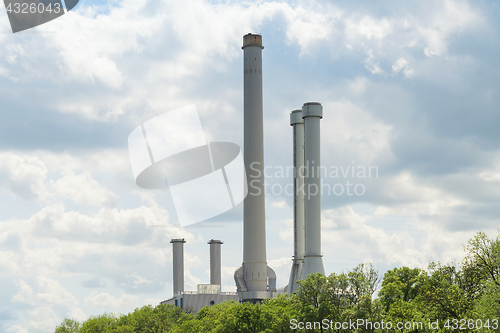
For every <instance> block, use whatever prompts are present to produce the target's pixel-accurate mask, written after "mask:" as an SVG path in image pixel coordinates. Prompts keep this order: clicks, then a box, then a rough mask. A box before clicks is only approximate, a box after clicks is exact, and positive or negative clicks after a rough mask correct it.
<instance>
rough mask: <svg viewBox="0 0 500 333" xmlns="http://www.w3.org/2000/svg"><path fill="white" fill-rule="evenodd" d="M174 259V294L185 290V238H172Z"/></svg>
mask: <svg viewBox="0 0 500 333" xmlns="http://www.w3.org/2000/svg"><path fill="white" fill-rule="evenodd" d="M170 243H172V259H173V260H172V261H173V272H174V296H175V295H178V294H180V293H181V291H184V243H186V241H185V240H184V238H181V239H172V240H171V241H170Z"/></svg>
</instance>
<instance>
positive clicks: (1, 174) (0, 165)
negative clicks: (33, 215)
mask: <svg viewBox="0 0 500 333" xmlns="http://www.w3.org/2000/svg"><path fill="white" fill-rule="evenodd" d="M47 172H48V170H47V167H46V166H45V164H44V163H43V162H42V161H41V160H40V159H39V158H38V157H36V156H29V155H25V154H15V153H11V152H2V153H0V186H2V187H6V188H7V189H8V190H9V191H10V192H12V193H14V194H16V195H19V196H20V197H22V198H23V199H26V200H35V199H38V200H45V198H46V196H47V194H48V190H47V186H46V184H45V179H46V177H47Z"/></svg>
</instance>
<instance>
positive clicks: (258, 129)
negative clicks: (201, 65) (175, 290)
mask: <svg viewBox="0 0 500 333" xmlns="http://www.w3.org/2000/svg"><path fill="white" fill-rule="evenodd" d="M263 48H264V47H263V46H262V36H261V35H257V34H247V35H245V36H243V47H242V49H243V58H244V60H243V63H244V66H243V67H244V68H243V77H244V80H243V81H244V88H243V90H244V93H243V109H244V111H243V113H244V149H243V153H244V161H245V170H246V175H247V181H248V186H249V191H248V195H247V196H246V198H245V200H244V202H243V265H241V266H240V267H239V268H238V269H237V270H236V272H235V273H234V279H235V282H236V287H237V291H238V294H239V297H240V301H245V302H251V303H260V301H262V300H263V299H265V298H269V297H272V291H275V288H276V275H275V274H274V271H273V270H272V269H271V268H269V267H268V266H267V259H266V220H265V201H264V200H265V193H264V172H263V171H264V125H263V103H262V49H263Z"/></svg>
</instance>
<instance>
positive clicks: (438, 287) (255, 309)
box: [55, 233, 500, 333]
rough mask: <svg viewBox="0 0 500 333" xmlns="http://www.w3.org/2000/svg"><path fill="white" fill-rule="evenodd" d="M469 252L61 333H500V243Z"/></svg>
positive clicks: (110, 319)
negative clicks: (452, 259) (424, 264)
mask: <svg viewBox="0 0 500 333" xmlns="http://www.w3.org/2000/svg"><path fill="white" fill-rule="evenodd" d="M465 250H466V251H467V255H466V257H465V258H464V260H463V261H462V262H461V263H459V264H457V263H448V264H440V263H433V262H431V263H430V264H429V266H428V268H427V269H426V270H423V269H418V268H408V267H402V268H394V269H392V270H389V271H387V272H386V273H385V274H384V276H383V277H381V276H379V274H378V273H377V272H376V271H375V269H374V268H373V266H372V265H371V264H361V265H359V266H357V267H356V268H354V269H353V270H352V271H348V272H345V273H341V274H335V273H332V274H330V275H329V276H324V275H321V274H312V275H310V276H308V277H307V279H306V280H303V281H299V284H300V287H299V289H298V291H297V293H296V294H295V295H291V296H288V295H282V296H278V297H275V298H273V299H269V300H266V301H265V302H264V303H263V304H262V305H260V306H259V305H252V304H248V303H243V304H239V303H235V302H224V303H222V304H219V305H214V306H210V307H205V308H203V309H202V310H200V311H199V312H198V313H197V314H196V315H194V314H191V313H187V312H184V311H182V310H181V309H180V308H178V307H174V306H170V305H158V306H156V307H152V306H144V307H142V308H140V309H136V310H135V311H134V312H133V313H129V314H127V315H115V314H103V315H100V316H95V317H91V318H89V319H88V320H86V321H85V322H83V323H79V322H77V321H74V320H71V319H65V320H64V321H63V322H62V323H61V325H59V326H58V327H57V328H56V330H55V332H56V333H63V332H66V333H70V332H71V333H97V332H140V333H145V332H151V333H153V332H154V333H163V332H182V333H190V332H193V333H198V332H220V333H222V332H228V333H229V332H231V333H232V332H293V331H307V332H500V322H499V320H500V275H499V273H500V239H499V237H498V236H497V238H496V239H489V238H488V237H487V236H486V235H485V234H483V233H478V234H476V235H475V236H474V237H473V238H472V239H470V240H469V242H468V243H467V244H466V245H465ZM377 291H378V295H377V297H375V294H376V292H377Z"/></svg>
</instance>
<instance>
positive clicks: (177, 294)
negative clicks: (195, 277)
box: [160, 238, 239, 313]
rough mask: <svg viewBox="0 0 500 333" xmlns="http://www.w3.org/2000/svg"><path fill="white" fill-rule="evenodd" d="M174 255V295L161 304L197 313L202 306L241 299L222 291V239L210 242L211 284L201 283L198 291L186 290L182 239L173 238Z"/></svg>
mask: <svg viewBox="0 0 500 333" xmlns="http://www.w3.org/2000/svg"><path fill="white" fill-rule="evenodd" d="M170 243H172V257H173V278H174V279H173V280H174V281H173V282H174V283H173V285H174V290H173V294H174V295H173V297H172V298H170V299H167V300H165V301H163V302H161V303H160V304H172V305H175V306H179V307H181V308H182V309H184V310H185V311H188V312H192V313H197V312H198V311H200V309H201V308H204V307H205V306H210V305H214V304H220V303H222V302H224V301H231V300H233V301H236V302H238V301H239V298H238V294H237V293H234V292H221V245H222V244H223V243H222V242H221V241H220V240H214V239H211V240H210V241H209V242H208V244H210V284H199V285H198V288H197V289H198V290H197V291H185V290H184V243H186V241H185V240H184V238H182V239H172V240H171V241H170Z"/></svg>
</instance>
